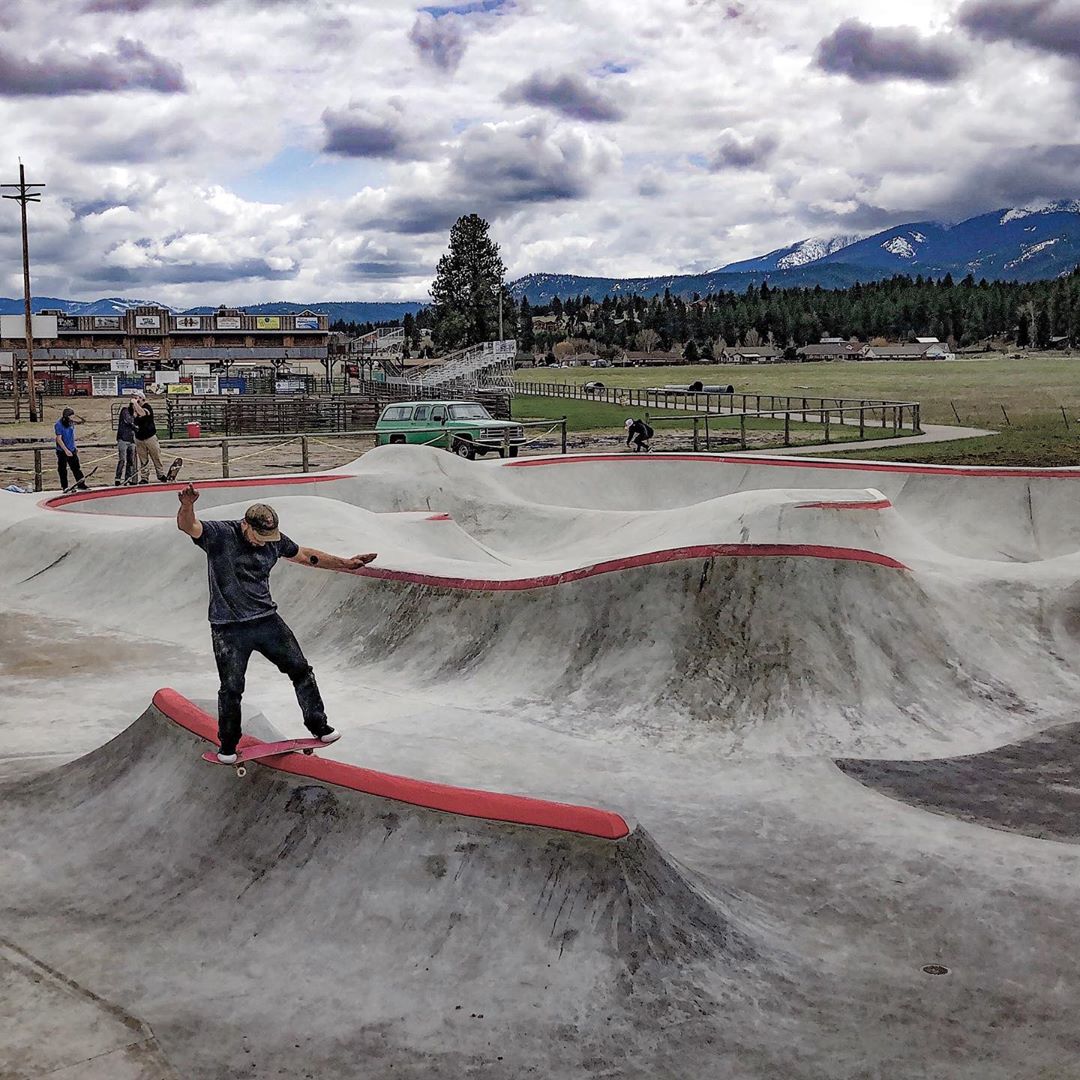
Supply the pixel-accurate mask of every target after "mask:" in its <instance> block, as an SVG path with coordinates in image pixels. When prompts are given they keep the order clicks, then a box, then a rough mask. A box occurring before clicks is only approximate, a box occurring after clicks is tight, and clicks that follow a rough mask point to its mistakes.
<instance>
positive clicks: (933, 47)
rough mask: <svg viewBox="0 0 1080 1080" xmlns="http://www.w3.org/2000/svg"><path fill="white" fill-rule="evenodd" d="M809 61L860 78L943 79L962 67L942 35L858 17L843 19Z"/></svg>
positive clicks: (952, 76) (957, 54)
mask: <svg viewBox="0 0 1080 1080" xmlns="http://www.w3.org/2000/svg"><path fill="white" fill-rule="evenodd" d="M815 61H816V63H817V65H818V67H820V68H821V69H822V70H823V71H828V72H832V73H833V74H835V75H846V76H848V78H850V79H854V80H855V81H856V82H862V83H869V82H882V81H884V80H886V79H915V80H917V81H920V82H927V83H948V82H953V81H954V80H955V79H957V78H959V76H960V74H961V73H962V72H963V70H964V67H965V62H964V58H963V56H962V55H961V53H960V51H959V50H958V49H956V48H955V47H954V46H953V45H951V44H950V43H948V42H947V41H945V40H943V39H940V38H937V39H934V38H924V37H922V36H920V35H919V33H918V32H917V31H916V30H914V29H913V28H912V27H909V26H889V27H875V26H868V25H867V24H866V23H864V22H861V21H860V20H858V19H848V20H847V22H844V23H841V24H840V25H839V26H838V27H837V28H836V29H835V30H834V31H833V32H832V33H831V34H830V35H829V36H828V37H827V38H824V39H823V40H822V41H821V42H820V43H819V44H818V48H817V54H816V56H815Z"/></svg>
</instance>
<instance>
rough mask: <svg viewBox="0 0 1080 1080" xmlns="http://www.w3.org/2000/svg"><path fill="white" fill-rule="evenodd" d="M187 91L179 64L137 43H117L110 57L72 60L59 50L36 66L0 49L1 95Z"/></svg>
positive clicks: (47, 95) (102, 55) (96, 56)
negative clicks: (155, 54) (162, 57)
mask: <svg viewBox="0 0 1080 1080" xmlns="http://www.w3.org/2000/svg"><path fill="white" fill-rule="evenodd" d="M186 89H187V86H186V84H185V82H184V76H183V72H182V71H181V70H180V67H179V66H178V65H176V64H173V63H171V62H169V61H168V60H163V59H161V58H160V57H157V56H154V55H153V53H151V52H150V51H149V49H147V48H146V46H145V45H143V44H142V42H140V41H130V40H128V39H127V38H121V39H120V41H118V42H117V43H116V46H115V48H114V49H113V52H112V53H111V54H110V53H95V54H94V55H92V56H72V55H70V54H68V55H65V54H64V53H62V52H59V51H58V52H57V53H56V54H55V55H53V56H50V58H49V59H48V60H40V61H37V62H34V61H32V60H30V61H28V60H24V59H23V58H22V57H20V56H17V55H15V54H13V53H10V52H6V51H4V50H3V49H0V95H2V96H9V97H28V96H46V97H64V96H66V95H69V94H97V93H118V92H121V91H124V90H153V91H155V92H156V93H159V94H178V93H182V92H183V91H185V90H186Z"/></svg>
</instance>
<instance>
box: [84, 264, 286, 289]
mask: <svg viewBox="0 0 1080 1080" xmlns="http://www.w3.org/2000/svg"><path fill="white" fill-rule="evenodd" d="M295 276H296V268H295V267H292V268H290V269H288V270H276V269H274V267H272V266H271V265H270V264H269V263H268V262H267V261H266V260H265V259H240V260H239V261H237V262H231V263H165V262H159V263H155V264H153V265H151V266H134V267H127V266H103V267H101V268H100V269H95V271H94V280H95V281H97V282H100V283H101V284H109V285H137V286H139V287H140V288H141V287H143V286H145V285H184V284H191V283H198V282H204V281H206V282H211V281H237V280H241V279H243V278H259V279H267V280H273V281H285V280H288V279H289V278H293V277H295Z"/></svg>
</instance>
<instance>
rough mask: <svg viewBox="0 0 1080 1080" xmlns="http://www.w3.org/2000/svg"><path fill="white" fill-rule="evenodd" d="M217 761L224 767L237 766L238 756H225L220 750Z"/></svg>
mask: <svg viewBox="0 0 1080 1080" xmlns="http://www.w3.org/2000/svg"><path fill="white" fill-rule="evenodd" d="M217 759H218V761H220V762H221V764H222V765H235V764H236V755H235V754H223V753H222V752H221V751H220V750H219V751H218V756H217Z"/></svg>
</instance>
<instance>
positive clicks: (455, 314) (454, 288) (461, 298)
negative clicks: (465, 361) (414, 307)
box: [431, 214, 507, 349]
mask: <svg viewBox="0 0 1080 1080" xmlns="http://www.w3.org/2000/svg"><path fill="white" fill-rule="evenodd" d="M505 277H506V267H505V266H504V265H503V261H502V257H501V256H500V255H499V245H498V244H496V243H495V242H494V241H493V240H491V238H490V237H489V236H488V223H487V222H486V221H485V220H484V219H483V218H482V217H480V216H479V215H477V214H468V215H466V216H464V217H460V218H458V219H457V221H456V222H454V225H453V227H452V228H451V229H450V246H449V249H448V251H447V252H446V254H445V255H443V257H442V258H441V259H439V265H438V266H437V267H436V270H435V280H434V282H433V283H432V286H431V299H432V306H433V308H434V314H435V329H434V334H433V336H434V338H435V343H436V344H437V345H439V346H440V347H441V348H445V349H460V348H463V347H465V346H467V345H475V344H477V343H479V342H481V341H489V340H491V339H492V338H493V337H496V336H497V335H498V330H499V295H500V292H501V293H502V295H503V308H504V315H505V312H506V310H507V296H506V293H505V288H506V286H505V282H504V278H505Z"/></svg>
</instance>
